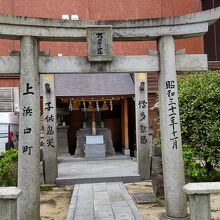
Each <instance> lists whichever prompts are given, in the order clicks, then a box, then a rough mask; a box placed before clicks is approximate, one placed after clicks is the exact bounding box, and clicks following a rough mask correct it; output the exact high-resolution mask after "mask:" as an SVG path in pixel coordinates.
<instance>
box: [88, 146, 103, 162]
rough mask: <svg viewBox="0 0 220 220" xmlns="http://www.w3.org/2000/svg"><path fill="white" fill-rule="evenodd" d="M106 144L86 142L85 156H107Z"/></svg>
mask: <svg viewBox="0 0 220 220" xmlns="http://www.w3.org/2000/svg"><path fill="white" fill-rule="evenodd" d="M105 151H106V150H105V144H85V158H87V159H90V158H105Z"/></svg>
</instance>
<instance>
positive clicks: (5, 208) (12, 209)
mask: <svg viewBox="0 0 220 220" xmlns="http://www.w3.org/2000/svg"><path fill="white" fill-rule="evenodd" d="M20 195H21V190H20V189H18V188H17V187H0V219H1V220H17V198H18V197H19V196H20Z"/></svg>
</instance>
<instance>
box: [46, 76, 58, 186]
mask: <svg viewBox="0 0 220 220" xmlns="http://www.w3.org/2000/svg"><path fill="white" fill-rule="evenodd" d="M43 114H44V146H45V148H44V156H45V157H44V159H45V162H44V169H45V183H47V184H49V183H50V184H52V183H55V182H56V178H57V175H58V173H57V172H58V171H57V130H56V95H55V85H54V75H52V74H45V75H43Z"/></svg>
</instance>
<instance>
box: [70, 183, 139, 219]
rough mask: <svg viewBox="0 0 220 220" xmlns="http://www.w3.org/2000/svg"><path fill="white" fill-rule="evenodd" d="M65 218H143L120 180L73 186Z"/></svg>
mask: <svg viewBox="0 0 220 220" xmlns="http://www.w3.org/2000/svg"><path fill="white" fill-rule="evenodd" d="M67 220H143V217H142V216H141V214H140V211H139V210H138V208H137V207H136V205H135V203H134V202H133V200H132V198H131V196H130V195H129V193H128V191H127V189H126V188H125V186H124V185H123V183H121V182H117V183H93V184H81V185H75V186H74V192H73V195H72V199H71V203H70V207H69V211H68V216H67Z"/></svg>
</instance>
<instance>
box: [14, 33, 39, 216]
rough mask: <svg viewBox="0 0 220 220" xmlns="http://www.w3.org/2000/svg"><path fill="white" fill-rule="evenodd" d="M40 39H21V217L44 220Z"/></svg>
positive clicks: (19, 184)
mask: <svg viewBox="0 0 220 220" xmlns="http://www.w3.org/2000/svg"><path fill="white" fill-rule="evenodd" d="M39 90H40V88H39V74H38V42H37V39H35V38H34V37H29V36H23V37H22V38H21V62H20V116H19V117H20V118H19V150H18V187H19V189H21V190H22V195H21V196H20V197H19V198H18V219H19V220H30V219H34V220H39V219H40V94H39Z"/></svg>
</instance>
